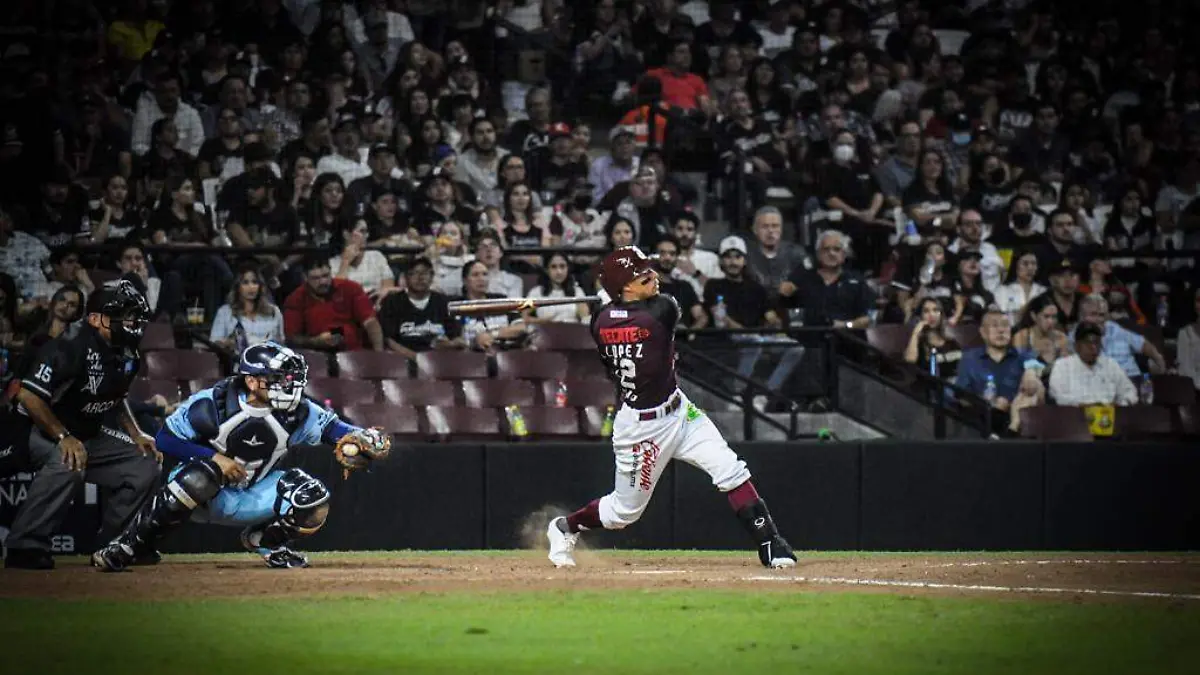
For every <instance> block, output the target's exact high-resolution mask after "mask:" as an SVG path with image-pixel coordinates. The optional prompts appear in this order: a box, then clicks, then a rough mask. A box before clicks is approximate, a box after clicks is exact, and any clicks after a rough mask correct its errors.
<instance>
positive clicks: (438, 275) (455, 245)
mask: <svg viewBox="0 0 1200 675" xmlns="http://www.w3.org/2000/svg"><path fill="white" fill-rule="evenodd" d="M427 255H428V256H429V260H430V261H432V262H433V290H435V291H438V292H439V293H442V294H444V295H446V296H447V297H455V296H458V295H462V294H463V286H462V279H463V274H462V271H463V267H465V266H466V265H467V264H468V263H470V262H471V261H472V260H474V259H475V255H474V254H473V253H471V252H470V250H468V249H467V242H466V231H465V229H464V227H463V225H462V224H461V223H459V222H458V221H455V220H445V221H442V222H441V223H440V224H439V225H438V226H437V228H436V229H435V230H434V240H433V245H431V246H430V247H429V251H428V253H427Z"/></svg>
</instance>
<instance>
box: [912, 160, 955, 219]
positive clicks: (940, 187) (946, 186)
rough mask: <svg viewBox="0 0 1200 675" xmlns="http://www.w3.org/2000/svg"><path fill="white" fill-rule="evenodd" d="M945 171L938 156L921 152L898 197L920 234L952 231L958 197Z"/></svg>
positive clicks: (943, 161)
mask: <svg viewBox="0 0 1200 675" xmlns="http://www.w3.org/2000/svg"><path fill="white" fill-rule="evenodd" d="M945 169H946V167H945V160H943V159H942V155H941V153H939V152H938V151H937V150H928V149H927V150H924V151H922V152H921V161H920V163H919V164H918V165H917V175H916V177H915V178H913V182H912V183H911V184H910V185H909V186H908V189H907V190H905V191H904V193H903V195H902V198H901V202H902V203H903V205H904V211H905V213H906V214H908V217H909V218H911V219H912V220H913V221H914V222H915V223H916V224H917V227H918V228H920V229H921V232H922V233H929V232H933V231H934V230H942V229H949V230H953V229H954V227H955V225H956V224H957V223H958V198H957V197H955V195H954V186H953V185H951V184H950V179H949V178H948V177H947V176H946V170H945ZM935 223H936V225H935Z"/></svg>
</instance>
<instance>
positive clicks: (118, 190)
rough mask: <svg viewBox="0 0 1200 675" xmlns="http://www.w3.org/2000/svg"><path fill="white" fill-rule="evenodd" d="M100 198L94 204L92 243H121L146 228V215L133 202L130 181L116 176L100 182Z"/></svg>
mask: <svg viewBox="0 0 1200 675" xmlns="http://www.w3.org/2000/svg"><path fill="white" fill-rule="evenodd" d="M100 190H101V195H100V199H99V200H96V201H95V202H92V204H90V206H91V213H90V214H89V215H88V218H89V220H91V221H92V243H95V244H102V243H104V242H106V241H109V240H110V239H111V240H114V241H116V240H120V239H124V238H125V237H127V236H130V235H131V234H132V233H134V232H137V231H138V230H140V229H141V228H142V214H141V212H140V211H139V210H138V209H137V208H136V206H135V205H134V204H133V203H132V202H130V200H129V181H127V180H125V177H124V176H122V175H120V174H116V173H114V174H112V175H110V176H108V177H106V178H104V180H103V181H101V183H100Z"/></svg>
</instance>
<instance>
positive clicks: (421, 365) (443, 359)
mask: <svg viewBox="0 0 1200 675" xmlns="http://www.w3.org/2000/svg"><path fill="white" fill-rule="evenodd" d="M487 376H488V366H487V356H486V355H484V354H481V353H479V352H421V353H420V354H417V377H420V378H423V379H426V380H475V379H480V378H486V377H487Z"/></svg>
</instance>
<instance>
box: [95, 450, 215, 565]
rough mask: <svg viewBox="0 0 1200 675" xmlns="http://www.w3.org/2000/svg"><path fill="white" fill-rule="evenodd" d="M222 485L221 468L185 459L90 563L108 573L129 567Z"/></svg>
mask: <svg viewBox="0 0 1200 675" xmlns="http://www.w3.org/2000/svg"><path fill="white" fill-rule="evenodd" d="M223 484H224V478H223V476H222V475H221V470H220V469H219V468H217V465H216V464H214V463H213V462H211V461H209V460H193V461H191V462H188V463H187V464H185V465H184V466H183V468H181V469H180V470H179V471H178V472H177V473H176V474H175V475H174V477H172V478H171V480H169V481H167V484H166V485H164V486H163V487H161V488H159V490H158V491H157V492H155V493H154V494H153V495H151V496H150V499H148V500H146V503H145V504H143V505H142V508H141V509H139V510H138V511H137V513H135V514H134V516H133V519H132V520H130V521H129V524H128V525H127V526H126V527H125V530H124V531H123V532H121V534H120V535H118V536H117V538H116V539H114V540H113V541H112V543H110V544H108V545H107V546H105V547H103V548H101V549H99V550H98V551H96V552H95V553H94V554H93V555H92V564H93V565H95V566H96V567H99V568H101V569H103V570H105V571H110V572H116V571H120V570H122V569H124V568H126V567H128V566H129V565H130V564H132V563H133V562H134V560H135V558H136V557H137V554H138V552H139V551H147V550H149V551H153V550H154V549H155V548H156V543H157V542H158V541H159V540H160V539H162V537H163V536H164V535H166V534H167V533H168V532H170V531H171V530H172V529H173V528H175V527H177V526H179V525H181V524H182V523H184V522H185V521H187V519H188V518H189V517H191V515H192V512H193V511H195V510H196V509H197V508H199V507H201V506H203V505H204V504H207V503H208V502H209V501H210V500H211V499H212V498H213V497H216V496H217V493H218V492H220V491H221V487H222V486H223Z"/></svg>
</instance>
